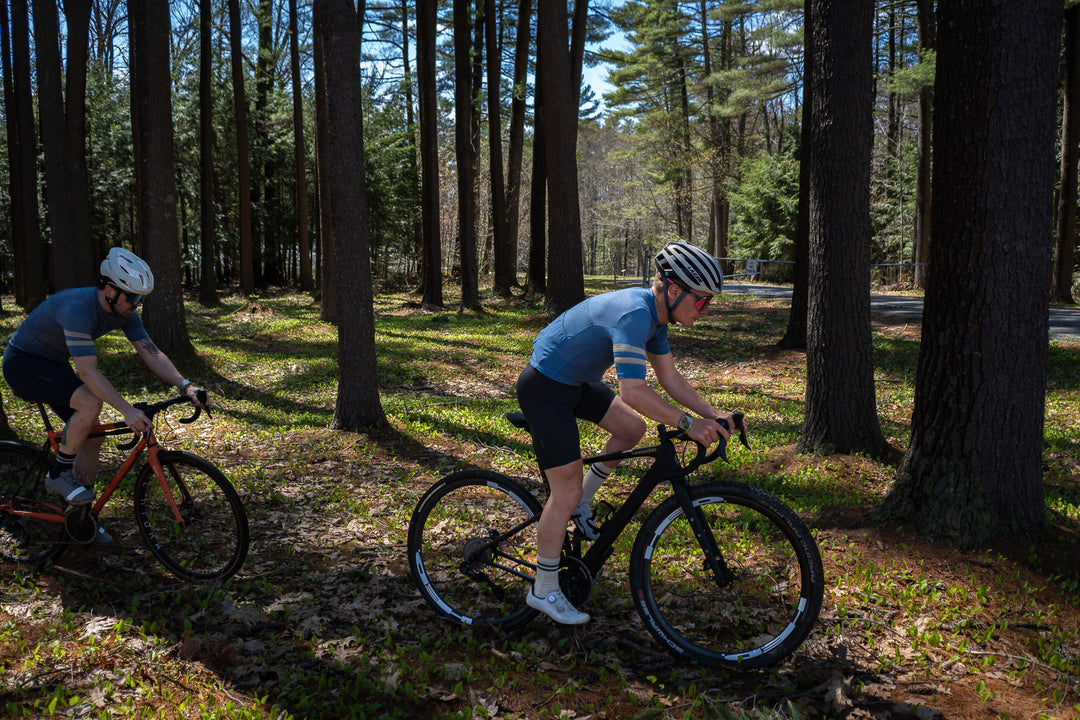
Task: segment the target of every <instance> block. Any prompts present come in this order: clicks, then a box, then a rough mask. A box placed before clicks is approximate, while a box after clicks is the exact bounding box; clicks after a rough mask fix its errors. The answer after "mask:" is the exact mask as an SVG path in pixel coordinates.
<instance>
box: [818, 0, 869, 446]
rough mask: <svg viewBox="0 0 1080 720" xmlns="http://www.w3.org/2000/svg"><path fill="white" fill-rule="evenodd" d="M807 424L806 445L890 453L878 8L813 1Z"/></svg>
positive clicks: (867, 5)
mask: <svg viewBox="0 0 1080 720" xmlns="http://www.w3.org/2000/svg"><path fill="white" fill-rule="evenodd" d="M811 8H812V14H813V22H812V32H813V35H814V36H813V47H814V52H813V63H814V65H813V70H812V71H811V77H812V80H811V82H812V83H813V84H814V88H813V91H812V102H813V104H812V105H811V107H810V122H811V131H810V132H811V140H810V152H809V160H810V284H809V293H808V298H809V306H808V315H807V320H808V322H807V347H806V366H807V367H806V380H807V382H806V418H805V421H804V423H803V432H802V438H801V439H800V441H799V447H800V449H801V450H803V451H811V452H819V453H821V452H826V453H827V452H842V453H854V452H866V453H869V454H871V455H875V456H879V455H883V454H884V453H885V452H886V451H887V449H888V446H887V444H886V442H885V439H884V437H883V436H882V434H881V427H880V425H879V423H878V417H877V400H876V397H875V394H874V364H873V347H872V344H871V337H870V189H869V188H870V153H871V144H872V142H873V124H872V120H873V118H872V115H871V112H872V99H873V98H872V92H873V77H872V74H871V71H872V65H871V45H870V39H871V29H872V27H873V8H872V6H871V5H870V4H868V3H867V4H859V5H856V6H852V7H846V3H843V2H842V0H813V2H812V3H811Z"/></svg>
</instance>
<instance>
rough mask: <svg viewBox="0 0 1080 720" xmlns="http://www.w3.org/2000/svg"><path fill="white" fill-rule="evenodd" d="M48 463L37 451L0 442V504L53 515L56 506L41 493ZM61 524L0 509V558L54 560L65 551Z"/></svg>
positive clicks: (30, 562)
mask: <svg viewBox="0 0 1080 720" xmlns="http://www.w3.org/2000/svg"><path fill="white" fill-rule="evenodd" d="M48 471H49V464H48V462H47V461H46V460H45V459H44V457H42V452H41V450H40V449H39V448H35V447H31V446H30V445H26V444H24V443H21V442H15V441H11V440H6V441H0V504H2V505H6V504H7V503H8V502H11V503H13V504H14V506H15V508H16V509H19V510H28V511H40V512H46V513H54V512H56V511H57V506H56V504H55V503H54V502H51V501H50V500H51V498H49V497H48V495H47V491H46V490H45V473H47V472H48ZM67 540H68V537H67V531H66V530H65V529H64V524H63V523H59V522H50V521H48V520H37V519H35V518H26V517H20V516H17V515H10V514H8V513H5V512H4V511H3V510H2V509H0V558H3V559H4V560H7V561H9V562H16V563H23V564H27V565H41V564H43V563H45V562H48V561H50V560H56V559H57V558H58V557H60V554H61V553H62V552H64V548H66V547H67Z"/></svg>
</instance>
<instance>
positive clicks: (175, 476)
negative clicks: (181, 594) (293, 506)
mask: <svg viewBox="0 0 1080 720" xmlns="http://www.w3.org/2000/svg"><path fill="white" fill-rule="evenodd" d="M158 460H159V461H160V462H161V468H162V471H163V473H164V475H165V481H166V483H167V487H168V490H169V493H170V494H171V496H172V498H173V499H174V500H175V502H176V505H177V508H178V509H179V511H180V513H181V516H182V518H183V522H179V521H178V520H177V518H176V516H175V514H174V512H173V508H172V505H171V504H170V503H169V501H168V499H167V497H166V495H165V492H164V490H163V488H162V483H161V482H160V481H159V480H158V477H157V475H155V474H154V469H153V468H152V467H150V464H149V463H147V464H146V465H145V466H143V468H142V470H141V471H140V472H139V477H138V478H137V479H136V481H135V517H136V519H137V521H138V525H139V532H140V534H141V535H142V538H143V541H144V542H145V543H146V546H147V548H148V549H149V550H150V552H151V553H153V555H154V557H156V558H157V559H158V560H159V561H160V562H161V564H162V565H164V566H165V567H166V568H167V569H168V570H169V572H171V573H172V574H173V575H176V576H177V577H179V578H181V579H183V580H187V581H190V582H207V581H210V580H227V579H228V578H230V577H232V576H233V575H235V574H236V572H237V571H238V570H239V569H240V567H241V566H242V565H243V564H244V559H245V558H246V557H247V551H248V543H249V542H250V538H249V533H248V521H247V513H246V512H245V511H244V505H243V503H242V502H241V501H240V496H239V495H238V494H237V492H236V490H235V489H234V488H233V486H232V485H231V484H230V483H229V481H228V480H227V479H226V478H225V475H224V474H222V472H221V471H220V470H218V469H217V467H216V466H214V464H213V463H211V462H210V461H208V460H204V459H203V458H201V457H198V456H197V455H192V454H190V453H186V452H176V451H162V452H159V453H158Z"/></svg>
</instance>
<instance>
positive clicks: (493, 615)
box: [408, 470, 541, 629]
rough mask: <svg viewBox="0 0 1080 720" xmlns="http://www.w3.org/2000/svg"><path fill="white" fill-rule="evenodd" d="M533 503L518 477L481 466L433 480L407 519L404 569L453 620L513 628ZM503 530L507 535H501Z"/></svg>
mask: <svg viewBox="0 0 1080 720" xmlns="http://www.w3.org/2000/svg"><path fill="white" fill-rule="evenodd" d="M540 510H541V505H540V503H539V502H538V501H537V500H536V498H534V497H533V496H532V494H531V493H530V492H529V491H528V490H526V489H525V488H523V487H522V486H521V485H520V484H519V483H518V482H516V481H514V480H512V479H510V478H508V477H506V476H504V475H499V474H497V473H493V472H488V471H485V470H464V471H462V472H458V473H454V474H453V475H449V476H447V477H445V478H443V479H442V480H440V481H438V482H437V483H435V484H434V485H432V486H431V488H430V489H429V490H428V491H427V493H425V494H424V496H423V497H422V498H420V502H419V503H417V505H416V509H415V510H414V511H413V514H412V519H411V520H410V522H409V544H408V551H409V568H410V569H411V571H412V577H413V581H414V582H415V583H416V585H417V586H418V587H419V588H420V593H421V594H422V595H423V596H424V599H425V600H427V601H428V602H429V603H431V605H432V606H433V607H434V608H435V609H436V610H437V611H438V612H439V613H440V614H441V615H443V616H444V617H447V618H450V619H451V620H456V621H458V622H462V623H466V624H473V623H488V624H491V625H495V626H498V627H501V628H503V629H513V628H517V627H520V626H522V625H524V624H526V623H528V622H529V621H530V620H532V619H533V618H534V617H536V611H535V610H533V609H532V608H530V607H529V606H527V605H526V604H525V595H526V593H528V592H529V591H530V590H531V588H532V583H533V577H534V575H535V572H536V523H535V522H530V521H529V520H530V518H532V517H534V516H535V515H536V514H537V513H539V512H540ZM503 535H506V537H503Z"/></svg>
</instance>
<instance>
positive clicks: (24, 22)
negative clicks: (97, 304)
mask: <svg viewBox="0 0 1080 720" xmlns="http://www.w3.org/2000/svg"><path fill="white" fill-rule="evenodd" d="M3 5H4V10H6V9H7V5H8V4H7V3H4V4H3ZM7 27H8V23H7V18H6V17H5V18H4V20H3V28H4V30H6V29H7ZM29 35H30V31H29V18H28V15H27V7H26V0H12V2H11V54H10V56H9V54H8V51H7V48H6V46H5V49H4V107H5V110H6V113H5V115H6V119H7V137H8V172H9V173H10V186H9V187H10V191H11V215H12V218H11V228H12V247H13V249H14V251H15V301H16V302H17V303H18V304H19V305H20V306H22V308H23V309H25V310H27V311H29V310H33V309H34V308H35V307H37V306H38V304H40V303H41V301H42V300H44V299H45V248H44V245H43V244H42V241H41V227H40V225H39V224H38V201H37V162H36V161H37V136H36V134H35V132H34V107H33V94H32V93H31V92H30V37H29ZM5 37H7V36H6V34H5Z"/></svg>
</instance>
